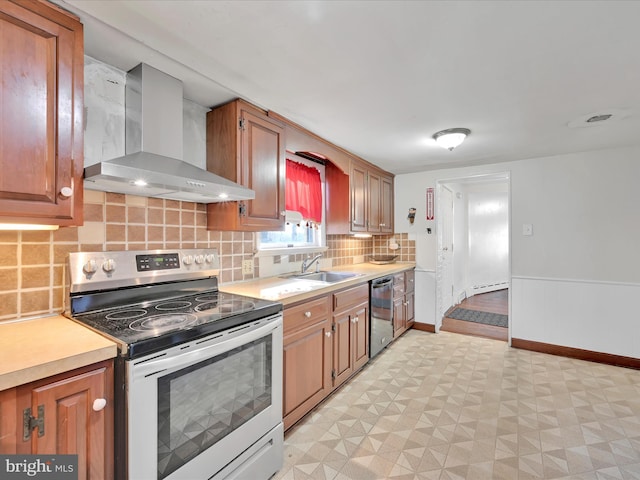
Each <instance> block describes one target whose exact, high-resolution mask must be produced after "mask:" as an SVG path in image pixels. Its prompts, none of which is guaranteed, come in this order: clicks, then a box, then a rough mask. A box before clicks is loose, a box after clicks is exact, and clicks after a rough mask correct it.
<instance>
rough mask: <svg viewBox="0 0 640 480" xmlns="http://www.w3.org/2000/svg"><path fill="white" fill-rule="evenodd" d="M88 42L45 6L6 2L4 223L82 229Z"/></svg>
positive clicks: (1, 30)
mask: <svg viewBox="0 0 640 480" xmlns="http://www.w3.org/2000/svg"><path fill="white" fill-rule="evenodd" d="M49 18H51V19H49ZM82 39H83V36H82V25H81V24H80V22H78V21H76V20H75V19H71V18H70V17H67V16H66V15H64V14H62V13H61V12H60V11H58V10H57V9H53V8H51V7H49V6H47V5H46V3H38V2H32V3H30V4H25V7H23V6H19V5H16V4H14V3H11V2H6V1H5V2H0V44H1V45H2V46H3V48H2V54H0V81H1V83H0V85H1V87H0V88H1V91H0V97H1V98H2V101H1V104H2V108H0V172H2V174H1V175H0V221H3V222H17V223H45V224H56V225H81V224H82V166H83V130H82V123H83V120H82V118H83V117H82V108H83V107H82V105H83V94H82V92H83V65H84V64H83V61H84V60H83V43H82V41H83V40H82Z"/></svg>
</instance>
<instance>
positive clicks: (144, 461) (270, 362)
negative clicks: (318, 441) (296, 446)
mask: <svg viewBox="0 0 640 480" xmlns="http://www.w3.org/2000/svg"><path fill="white" fill-rule="evenodd" d="M127 384H128V397H127V405H128V411H127V416H128V418H127V428H128V435H127V441H128V448H127V451H128V472H129V475H128V476H129V480H139V479H152V478H157V479H158V480H160V479H165V478H166V479H185V478H189V479H209V478H218V477H226V476H227V473H228V472H233V471H234V470H235V471H236V472H238V471H243V470H246V468H247V467H246V465H254V466H253V467H252V468H253V469H254V471H255V469H256V468H257V471H262V472H264V475H265V477H264V478H269V477H270V476H271V475H272V474H273V473H275V472H276V471H277V470H278V469H279V468H280V467H281V465H282V442H283V439H282V426H281V422H282V315H281V314H279V315H276V316H273V317H269V318H266V319H263V320H260V321H254V322H251V323H249V324H245V325H242V326H240V327H237V328H234V329H230V330H228V331H225V332H221V333H217V334H214V335H211V336H209V337H205V338H201V339H198V340H194V341H192V342H189V343H184V344H180V345H177V346H175V347H171V348H170V349H167V350H164V351H162V352H158V353H156V354H152V355H149V356H147V357H144V358H140V359H135V360H132V361H129V362H127ZM270 432H271V433H270ZM270 436H271V437H274V436H275V437H276V438H270ZM278 437H279V438H278ZM265 439H266V440H265ZM256 442H258V443H260V442H262V443H264V445H257V444H256ZM252 451H255V452H257V453H255V454H251V452H252ZM247 457H251V458H249V459H247ZM259 457H264V458H262V459H261V458H259ZM256 458H257V459H256ZM234 462H235V463H237V464H238V465H235V464H234ZM265 462H266V463H265ZM238 467H240V468H238ZM219 472H220V473H219ZM218 473H219V475H217V474H218ZM230 477H234V478H235V477H237V473H236V474H231V475H230Z"/></svg>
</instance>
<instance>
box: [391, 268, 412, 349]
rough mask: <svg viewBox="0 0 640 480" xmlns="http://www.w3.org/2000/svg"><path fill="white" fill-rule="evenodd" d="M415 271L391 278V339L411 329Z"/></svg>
mask: <svg viewBox="0 0 640 480" xmlns="http://www.w3.org/2000/svg"><path fill="white" fill-rule="evenodd" d="M414 284H415V271H414V270H408V271H406V272H401V273H396V274H395V275H394V276H393V338H397V337H398V336H400V335H402V334H403V333H404V332H406V331H407V330H408V329H410V328H411V327H413V324H414V319H415V292H414Z"/></svg>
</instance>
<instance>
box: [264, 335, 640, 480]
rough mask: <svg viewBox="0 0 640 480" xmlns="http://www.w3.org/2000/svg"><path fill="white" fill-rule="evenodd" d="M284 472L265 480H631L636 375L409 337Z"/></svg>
mask: <svg viewBox="0 0 640 480" xmlns="http://www.w3.org/2000/svg"><path fill="white" fill-rule="evenodd" d="M284 462H285V464H284V467H283V468H282V470H281V471H280V472H278V473H277V474H276V475H275V477H273V478H274V479H278V480H280V479H283V480H284V479H287V480H288V479H336V480H344V479H351V480H374V479H387V478H393V479H469V480H483V479H492V480H497V479H505V480H516V479H536V478H544V479H584V480H587V479H589V480H592V479H594V480H595V479H603V480H604V479H640V371H636V370H631V369H625V368H619V367H613V366H608V365H601V364H596V363H590V362H585V361H580V360H573V359H569V358H564V357H558V356H552V355H545V354H541V353H533V352H528V351H525V350H518V349H512V348H509V347H508V346H507V345H506V344H505V342H500V341H495V340H488V339H483V338H478V337H470V336H463V335H458V334H455V333H447V332H442V333H439V334H437V335H436V334H430V333H426V332H420V331H417V330H410V331H409V332H407V333H406V334H405V335H404V336H402V337H401V338H400V339H398V340H397V341H396V342H395V343H393V344H392V345H391V346H390V347H389V348H388V349H387V351H385V352H383V353H382V354H381V355H379V356H378V357H376V358H375V359H374V360H373V361H372V362H369V364H368V365H367V366H366V367H365V368H364V369H363V370H362V371H361V372H360V373H359V374H357V375H356V376H355V377H354V378H353V379H351V380H350V381H349V382H348V383H347V385H346V386H344V387H343V388H342V389H340V390H339V391H337V392H336V393H335V394H334V395H333V396H332V397H330V398H329V399H328V400H327V401H325V402H324V403H323V404H321V405H319V406H318V407H317V408H316V409H315V410H314V411H313V412H311V413H310V414H309V415H308V416H307V417H306V418H305V419H303V420H302V421H301V422H299V424H298V425H296V426H294V427H293V428H292V429H291V430H290V431H289V432H288V433H287V435H286V438H285V454H284Z"/></svg>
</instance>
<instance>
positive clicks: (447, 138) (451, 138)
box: [433, 128, 471, 151]
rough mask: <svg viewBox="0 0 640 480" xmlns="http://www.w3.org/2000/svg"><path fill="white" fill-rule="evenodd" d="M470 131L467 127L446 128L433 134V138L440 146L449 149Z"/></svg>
mask: <svg viewBox="0 0 640 480" xmlns="http://www.w3.org/2000/svg"><path fill="white" fill-rule="evenodd" d="M470 133H471V130H469V129H468V128H447V129H446V130H440V131H439V132H437V133H434V134H433V139H434V140H435V141H436V143H437V144H438V145H440V146H441V147H442V148H446V149H447V150H449V151H451V150H453V149H454V148H456V147H457V146H458V145H460V144H461V143H462V142H464V139H465V138H467V136H468V135H469V134H470Z"/></svg>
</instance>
